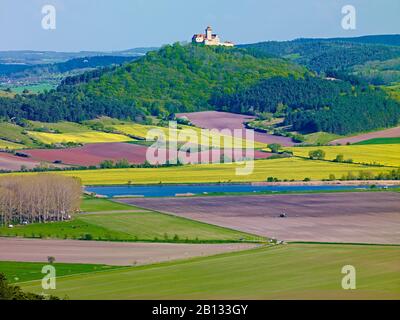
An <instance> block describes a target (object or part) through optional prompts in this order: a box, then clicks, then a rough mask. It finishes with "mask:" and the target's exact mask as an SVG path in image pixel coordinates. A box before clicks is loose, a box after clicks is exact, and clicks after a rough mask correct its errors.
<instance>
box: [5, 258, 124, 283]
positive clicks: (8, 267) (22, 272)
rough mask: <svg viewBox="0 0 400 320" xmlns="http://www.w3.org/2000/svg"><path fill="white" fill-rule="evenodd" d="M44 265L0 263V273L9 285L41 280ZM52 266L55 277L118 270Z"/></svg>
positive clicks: (83, 265)
mask: <svg viewBox="0 0 400 320" xmlns="http://www.w3.org/2000/svg"><path fill="white" fill-rule="evenodd" d="M44 265H46V264H45V263H40V262H10V261H0V272H1V273H4V274H5V275H6V277H7V280H8V281H9V282H10V283H16V282H25V281H32V280H37V279H42V278H43V273H42V272H41V271H42V268H43V266H44ZM53 266H54V267H55V268H56V271H57V277H63V276H69V275H72V274H82V273H89V272H99V271H106V270H111V269H117V268H119V267H116V266H107V265H96V264H75V263H54V264H53Z"/></svg>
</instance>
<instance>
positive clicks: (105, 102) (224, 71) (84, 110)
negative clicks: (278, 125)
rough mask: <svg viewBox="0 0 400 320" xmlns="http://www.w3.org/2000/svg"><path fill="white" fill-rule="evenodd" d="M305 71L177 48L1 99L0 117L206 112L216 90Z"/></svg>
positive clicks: (240, 54) (240, 53) (236, 53)
mask: <svg viewBox="0 0 400 320" xmlns="http://www.w3.org/2000/svg"><path fill="white" fill-rule="evenodd" d="M307 72H308V71H307V70H306V69H305V68H304V67H301V66H298V65H296V64H294V63H292V62H289V61H285V60H282V59H277V58H256V57H254V56H253V55H251V54H248V53H247V52H246V51H244V50H241V49H232V48H222V47H218V48H216V47H214V48H212V47H204V46H193V45H185V46H182V45H180V44H175V45H173V46H166V47H164V48H162V49H160V50H159V51H154V52H149V53H148V54H147V55H146V56H145V57H142V58H140V59H138V60H136V61H134V62H131V63H127V64H124V65H123V66H121V67H112V68H106V69H96V70H94V71H90V72H86V73H84V74H82V75H79V76H75V77H70V78H66V79H65V80H64V81H63V83H62V84H61V85H60V86H59V87H58V88H57V90H55V91H51V92H49V93H45V94H40V95H37V96H28V95H25V96H17V97H16V98H15V99H7V98H3V99H1V100H0V106H1V108H0V118H6V119H9V118H12V117H17V118H27V119H31V120H40V121H47V122H52V121H58V120H69V121H82V120H86V119H91V118H94V117H97V116H101V115H105V116H110V117H114V118H128V117H129V118H131V119H137V118H143V116H144V115H146V114H153V115H159V114H160V113H166V114H167V113H173V112H178V111H198V110H205V109H210V108H211V106H210V104H209V99H210V97H211V95H212V93H213V92H214V91H215V90H217V89H219V90H223V92H224V93H227V94H229V93H233V92H234V91H235V90H237V89H238V88H242V87H245V86H248V85H252V84H254V83H256V82H257V81H258V80H259V79H265V78H269V77H273V76H283V77H287V76H288V75H293V76H295V77H301V76H303V75H304V74H305V73H307Z"/></svg>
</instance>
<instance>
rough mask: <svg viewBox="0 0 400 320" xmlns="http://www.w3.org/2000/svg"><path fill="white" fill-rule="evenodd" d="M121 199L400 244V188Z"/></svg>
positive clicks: (258, 227)
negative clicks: (393, 190)
mask: <svg viewBox="0 0 400 320" xmlns="http://www.w3.org/2000/svg"><path fill="white" fill-rule="evenodd" d="M119 201H121V202H122V203H126V204H132V205H136V206H140V207H144V208H147V209H149V210H159V211H163V212H167V213H170V214H175V215H177V216H180V217H185V218H188V219H193V220H198V221H202V222H205V223H211V224H215V225H219V226H223V227H227V228H232V229H236V230H241V231H243V232H249V233H253V234H258V235H261V236H265V237H269V238H277V239H279V240H284V241H306V242H307V241H312V242H336V243H371V244H375V243H380V244H400V233H399V232H398V230H400V193H398V192H361V193H359V192H351V193H347V192H344V193H325V194H317V193H316V194H292V195H252V196H251V195H250V196H249V195H247V196H240V197H230V196H221V197H212V196H210V197H195V198H145V199H134V198H129V199H121V200H119ZM281 214H286V215H287V217H286V218H280V215H281Z"/></svg>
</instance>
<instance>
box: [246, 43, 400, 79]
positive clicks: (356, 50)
mask: <svg viewBox="0 0 400 320" xmlns="http://www.w3.org/2000/svg"><path fill="white" fill-rule="evenodd" d="M398 38H400V37H399V36H392V37H383V38H382V37H381V36H374V37H372V36H371V37H368V38H343V39H340V38H336V39H298V40H293V41H284V42H277V41H270V42H260V43H255V44H248V45H243V46H241V47H242V48H247V49H252V50H255V51H259V52H262V53H265V54H271V55H274V56H277V57H284V58H288V59H290V60H293V61H295V62H297V63H299V64H302V65H305V66H307V67H308V68H310V69H311V70H314V71H316V72H326V71H331V70H346V69H349V68H351V67H353V66H356V65H363V64H365V63H366V62H368V61H385V60H390V59H395V58H398V57H400V46H394V45H388V44H397V43H398V41H399V39H398ZM352 39H353V40H352ZM382 43H383V44H382Z"/></svg>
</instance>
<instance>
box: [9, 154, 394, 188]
mask: <svg viewBox="0 0 400 320" xmlns="http://www.w3.org/2000/svg"><path fill="white" fill-rule="evenodd" d="M243 167H244V165H240V164H208V165H188V166H183V167H168V168H134V169H107V170H100V171H99V170H85V171H65V172H55V174H62V175H65V176H70V177H78V178H80V179H81V180H82V183H83V184H84V185H124V184H128V183H131V184H158V183H172V184H173V183H219V182H258V181H266V180H267V178H268V177H276V178H279V179H281V180H285V179H287V180H292V179H293V180H297V181H302V180H303V179H305V178H310V179H312V180H322V179H328V178H329V175H330V174H334V175H335V176H336V177H337V178H340V177H341V176H342V175H347V174H348V173H349V172H352V173H353V174H357V173H359V172H361V171H368V172H371V173H375V174H377V173H380V172H384V173H386V172H388V171H390V170H392V169H393V168H386V167H370V166H362V165H356V164H345V163H333V162H328V161H312V160H303V159H298V158H285V159H274V160H257V161H255V168H254V171H253V172H252V173H251V174H250V175H237V174H236V169H237V168H243ZM15 174H32V173H15Z"/></svg>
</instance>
